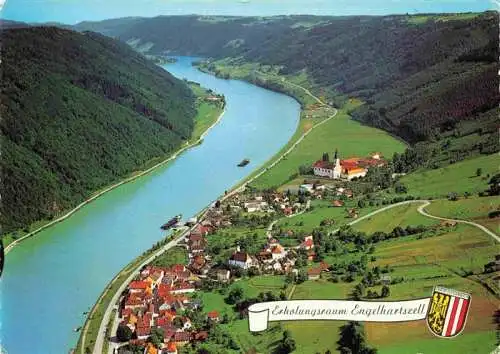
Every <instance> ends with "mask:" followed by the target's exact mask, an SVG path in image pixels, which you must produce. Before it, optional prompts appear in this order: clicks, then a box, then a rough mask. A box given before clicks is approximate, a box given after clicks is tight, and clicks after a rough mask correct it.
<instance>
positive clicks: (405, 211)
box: [352, 203, 439, 234]
mask: <svg viewBox="0 0 500 354" xmlns="http://www.w3.org/2000/svg"><path fill="white" fill-rule="evenodd" d="M419 205H420V204H419V203H411V204H405V205H401V206H398V207H394V208H392V209H389V210H387V211H385V212H383V213H380V214H376V215H374V216H372V217H370V218H368V219H365V220H363V221H361V222H359V223H357V224H354V225H353V226H352V227H353V229H355V230H357V231H363V232H366V233H367V234H372V233H374V232H375V231H383V232H391V231H392V230H393V229H394V228H395V227H397V226H400V227H402V228H405V227H407V226H418V225H424V226H430V225H435V224H439V221H437V220H435V219H431V218H428V217H425V216H423V215H421V214H420V213H419V212H418V211H417V208H418V206H419Z"/></svg>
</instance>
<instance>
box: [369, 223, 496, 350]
mask: <svg viewBox="0 0 500 354" xmlns="http://www.w3.org/2000/svg"><path fill="white" fill-rule="evenodd" d="M497 251H498V244H496V243H495V242H494V241H493V240H492V239H491V238H490V237H489V236H488V235H486V234H485V233H484V232H482V231H481V230H479V229H477V228H475V227H471V226H466V225H460V226H458V227H456V228H455V229H453V230H452V231H450V232H448V233H445V234H443V235H440V236H434V237H430V238H424V239H421V240H418V239H415V238H413V237H409V238H402V239H397V240H392V241H386V242H383V243H382V244H380V245H378V246H377V248H376V251H375V256H376V258H377V260H376V261H375V262H373V263H372V264H373V265H379V266H381V265H385V264H390V265H391V266H392V267H393V268H394V271H393V272H391V276H392V277H404V278H405V281H404V282H403V283H399V284H396V285H391V286H390V290H391V296H390V300H398V299H409V298H418V297H424V296H430V294H431V293H432V289H433V287H434V286H435V285H442V286H445V287H448V288H452V289H457V290H461V291H465V292H468V293H470V294H471V295H472V302H471V310H470V312H469V316H468V320H467V327H466V329H465V331H464V333H462V334H461V335H460V336H459V337H457V338H456V339H454V340H444V339H438V338H436V337H435V336H434V335H433V334H431V333H430V332H429V330H428V329H427V327H426V324H425V322H424V321H418V322H409V323H401V324H398V323H394V324H388V323H386V324H383V325H381V324H370V323H368V324H367V325H366V330H367V339H368V341H369V343H370V344H371V345H373V346H375V347H376V348H377V349H379V352H380V353H418V352H421V353H452V352H454V351H455V352H457V353H472V352H477V353H489V352H490V351H492V350H493V348H494V347H495V336H494V324H493V323H492V320H491V318H492V315H493V312H494V311H495V309H496V308H497V306H498V304H499V301H498V297H496V296H495V295H493V294H491V293H489V292H488V291H487V290H486V289H485V288H484V287H483V286H482V285H481V283H480V282H479V280H478V276H477V275H472V276H468V277H466V278H465V277H462V276H460V273H461V268H462V267H463V268H466V269H468V270H472V271H473V272H474V273H475V274H479V273H481V272H482V267H483V265H484V264H485V263H487V262H489V261H491V260H492V259H493V257H494V254H495V253H496V252H497ZM379 288H380V287H375V290H376V291H379V292H380V289H379ZM394 333H397V336H394ZM431 349H432V350H431Z"/></svg>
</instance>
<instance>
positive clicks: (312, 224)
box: [275, 200, 377, 232]
mask: <svg viewBox="0 0 500 354" xmlns="http://www.w3.org/2000/svg"><path fill="white" fill-rule="evenodd" d="M311 207H312V208H313V209H312V210H310V211H307V212H305V213H303V214H300V215H297V216H293V217H289V218H288V217H284V218H282V219H280V220H279V221H278V222H277V223H276V226H275V228H282V229H283V230H288V229H292V230H293V231H294V232H311V231H312V230H313V229H315V228H318V227H320V224H321V221H323V220H334V221H335V223H334V224H332V225H330V226H325V230H330V231H331V230H334V229H337V228H339V227H340V226H341V225H345V224H347V223H350V222H352V221H354V220H355V219H352V218H349V217H348V213H347V211H346V209H349V208H356V210H357V211H358V214H359V216H363V215H366V214H368V213H370V212H371V211H373V210H375V209H377V207H365V208H362V209H360V208H358V207H357V204H356V203H355V201H353V200H348V201H346V204H345V205H344V206H343V207H333V206H332V203H331V201H329V200H313V201H312V202H311Z"/></svg>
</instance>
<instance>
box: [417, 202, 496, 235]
mask: <svg viewBox="0 0 500 354" xmlns="http://www.w3.org/2000/svg"><path fill="white" fill-rule="evenodd" d="M495 210H500V197H498V196H494V197H470V198H467V199H460V200H457V201H449V200H434V201H433V202H432V203H431V205H429V206H428V207H427V208H426V211H427V212H429V213H430V214H432V215H436V216H442V217H447V218H452V219H463V220H470V221H474V222H477V223H479V224H482V225H484V226H486V227H488V228H490V229H491V230H492V231H493V232H496V233H497V234H500V219H499V218H489V217H488V213H489V212H491V211H495Z"/></svg>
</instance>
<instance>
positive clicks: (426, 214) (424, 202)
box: [332, 199, 500, 243]
mask: <svg viewBox="0 0 500 354" xmlns="http://www.w3.org/2000/svg"><path fill="white" fill-rule="evenodd" d="M411 203H423V204H422V205H420V206H419V207H418V209H417V211H418V212H419V213H420V214H422V215H423V216H426V217H428V218H432V219H437V220H443V221H454V222H457V223H461V224H467V225H471V226H475V227H477V228H478V229H480V230H482V231H484V232H485V233H487V234H488V235H489V236H491V237H492V238H493V239H494V240H496V241H497V242H499V243H500V237H498V235H497V234H495V233H494V232H493V231H491V230H489V229H487V228H486V227H484V226H483V225H480V224H477V223H475V222H472V221H467V220H461V219H450V218H443V217H440V216H435V215H431V214H429V213H427V212H426V211H425V210H424V209H425V208H426V207H427V206H429V205H430V204H431V201H430V200H426V199H423V200H407V201H404V202H400V203H396V204H391V205H388V206H386V207H383V208H381V209H377V210H375V211H372V212H371V213H369V214H366V215H365V216H362V217H360V218H359V219H356V220H354V221H352V222H350V223H348V224H347V225H354V224H357V223H358V222H360V221H363V220H365V219H368V218H370V217H372V216H373V215H376V214H379V213H383V212H384V211H387V210H389V209H392V208H396V207H398V206H401V205H405V204H411ZM339 230H340V229H335V230H333V231H332V233H335V232H337V231H339Z"/></svg>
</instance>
